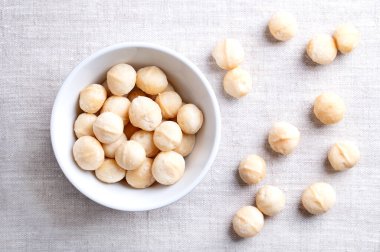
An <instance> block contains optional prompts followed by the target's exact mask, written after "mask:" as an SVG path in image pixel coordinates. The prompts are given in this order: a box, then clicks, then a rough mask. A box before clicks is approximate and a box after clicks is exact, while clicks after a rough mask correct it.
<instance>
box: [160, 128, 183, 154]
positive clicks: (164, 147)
mask: <svg viewBox="0 0 380 252" xmlns="http://www.w3.org/2000/svg"><path fill="white" fill-rule="evenodd" d="M181 141H182V131H181V128H180V127H179V125H178V124H177V123H176V122H173V121H165V122H162V123H161V124H160V125H158V127H157V128H156V129H155V131H154V134H153V142H154V144H155V145H156V146H157V148H159V149H160V150H161V151H170V150H174V149H175V148H176V147H178V146H179V145H180V144H181Z"/></svg>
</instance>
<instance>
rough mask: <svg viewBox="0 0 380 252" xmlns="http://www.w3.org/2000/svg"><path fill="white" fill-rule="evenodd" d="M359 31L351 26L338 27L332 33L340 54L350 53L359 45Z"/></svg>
mask: <svg viewBox="0 0 380 252" xmlns="http://www.w3.org/2000/svg"><path fill="white" fill-rule="evenodd" d="M359 37H360V35H359V31H358V30H357V29H356V27H355V26H353V25H352V24H343V25H340V26H339V27H338V28H337V29H336V30H335V32H334V39H335V42H336V45H337V47H338V50H339V51H340V52H341V53H344V54H346V53H350V52H351V51H352V50H353V49H355V48H356V47H357V46H358V44H359Z"/></svg>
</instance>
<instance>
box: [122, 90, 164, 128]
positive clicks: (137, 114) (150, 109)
mask: <svg viewBox="0 0 380 252" xmlns="http://www.w3.org/2000/svg"><path fill="white" fill-rule="evenodd" d="M129 120H130V122H131V123H132V124H133V126H135V127H138V128H140V129H143V130H145V131H153V130H154V129H155V128H156V127H157V126H158V125H159V124H160V123H161V121H162V115H161V109H160V107H159V106H158V105H157V103H155V102H154V101H153V100H152V99H150V98H148V97H144V96H139V97H137V98H135V99H134V100H133V101H132V103H131V106H130V107H129Z"/></svg>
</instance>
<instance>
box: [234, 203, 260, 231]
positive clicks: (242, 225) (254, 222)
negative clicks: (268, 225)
mask: <svg viewBox="0 0 380 252" xmlns="http://www.w3.org/2000/svg"><path fill="white" fill-rule="evenodd" d="M232 226H233V228H234V230H235V232H236V234H238V235H239V236H240V237H242V238H249V237H253V236H255V235H257V234H258V233H259V232H260V231H261V229H262V228H263V226H264V216H263V214H262V213H261V212H260V211H259V210H258V209H257V208H256V207H254V206H245V207H242V208H240V209H239V211H237V212H236V214H235V216H234V218H233V219H232Z"/></svg>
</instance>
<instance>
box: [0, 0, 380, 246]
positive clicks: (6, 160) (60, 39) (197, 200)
mask: <svg viewBox="0 0 380 252" xmlns="http://www.w3.org/2000/svg"><path fill="white" fill-rule="evenodd" d="M278 10H288V11H290V12H292V13H293V14H294V15H295V16H296V17H297V20H298V24H299V33H298V35H297V36H296V37H295V38H294V39H293V40H291V41H289V42H287V43H277V42H274V41H273V40H272V39H271V37H270V36H269V35H268V34H267V31H266V23H267V21H268V18H269V17H270V16H271V14H272V13H273V12H275V11H278ZM345 21H351V22H353V23H354V24H355V25H356V26H357V27H358V28H359V30H360V32H361V34H362V39H361V42H360V46H359V47H358V48H357V50H355V51H354V52H353V53H352V54H350V55H346V56H343V55H339V56H338V57H337V59H336V61H335V62H334V63H333V64H331V65H330V66H326V67H319V66H314V65H313V64H311V62H310V61H309V60H308V59H307V58H306V57H305V55H304V48H305V44H306V42H307V40H308V39H309V38H310V37H311V36H312V35H313V34H315V33H320V32H327V33H332V32H333V30H334V28H335V27H336V26H337V25H338V24H339V23H341V22H345ZM379 29H380V1H378V0H367V1H355V0H350V1H348V0H339V1H312V0H310V1H299V0H289V1H280V0H278V1H277V0H275V1H248V0H240V1H227V0H226V1H224V0H212V1H200V0H192V1H106V0H101V1H89V0H88V1H58V0H56V1H37V0H31V1H25V0H24V1H19V0H4V1H1V3H0V34H1V39H0V48H1V58H0V71H1V74H0V84H1V89H0V94H1V106H0V132H1V134H0V137H1V141H0V148H1V149H0V150H1V151H0V197H1V203H0V250H1V251H12V250H15V251H202V250H203V251H379V250H380V167H379V163H380V157H379V153H378V152H379V147H380V146H379V142H380V113H379V109H380V107H379V106H380V101H379V96H380V83H379V80H380V67H379V58H380V44H379V43H380V42H379V41H380V35H379ZM223 37H235V38H237V39H239V40H240V41H241V42H242V43H243V45H244V48H245V51H246V60H245V62H244V67H245V68H247V69H248V70H249V71H250V72H251V73H252V74H253V75H254V76H255V78H256V79H257V82H256V83H255V84H254V88H253V91H252V92H251V93H250V94H249V95H248V96H247V97H245V98H243V99H241V100H239V101H237V100H234V99H231V98H229V97H228V96H227V95H225V94H224V93H223V89H222V86H221V80H222V78H223V74H224V72H223V71H221V70H220V69H218V68H217V67H216V65H215V63H214V61H213V60H212V58H211V57H210V51H211V50H212V48H213V46H214V44H215V42H216V41H217V40H218V39H220V38H223ZM127 41H144V42H152V43H158V44H161V45H163V46H167V47H170V48H173V49H175V50H177V51H178V52H180V53H181V54H183V55H185V56H186V57H188V58H189V59H190V60H191V61H193V62H194V63H195V64H196V65H197V66H198V67H199V68H200V69H201V70H202V71H203V73H204V74H205V75H206V77H207V78H208V79H209V81H210V83H211V85H212V86H213V88H214V90H215V93H216V95H217V97H218V100H219V103H220V108H221V112H222V117H223V118H222V123H223V125H222V128H223V129H222V142H221V145H220V149H219V152H218V155H217V158H216V161H215V162H214V165H213V166H212V169H211V170H210V172H209V173H208V174H207V176H206V178H205V179H204V180H203V181H202V182H201V184H200V185H199V186H198V187H197V188H196V189H195V190H194V191H192V192H191V193H190V194H189V195H187V196H186V197H184V198H183V199H181V200H180V201H178V202H176V203H175V204H172V205H170V206H168V207H165V208H162V209H158V210H154V211H150V212H140V213H127V212H120V211H115V210H111V209H107V208H105V207H103V206H100V205H98V204H96V203H94V202H92V201H91V200H89V199H87V198H86V197H84V196H83V195H82V194H81V193H80V192H78V191H77V190H76V189H75V188H74V187H73V186H72V185H71V184H70V183H69V182H68V180H67V179H66V178H65V176H64V175H63V173H62V172H61V170H60V168H59V166H58V164H57V162H56V160H55V158H54V155H53V151H52V148H51V144H50V137H49V120H50V114H51V109H52V105H53V101H54V98H55V95H56V94H57V92H58V89H59V87H60V85H61V83H62V82H63V80H64V79H65V77H66V76H67V75H68V74H69V72H70V71H71V70H72V69H73V67H75V66H76V65H77V64H78V63H79V62H80V61H82V60H83V59H84V58H86V57H87V56H89V55H90V54H91V53H93V52H95V51H97V50H98V49H100V48H103V47H105V46H108V45H111V44H114V43H118V42H127ZM322 91H334V92H336V93H338V94H339V95H341V96H342V97H343V98H344V100H345V102H346V104H347V107H348V112H347V116H346V117H345V119H344V121H343V122H342V123H340V124H338V125H336V126H329V127H324V126H323V127H322V126H320V125H319V124H318V123H316V122H315V121H314V120H313V117H312V115H311V107H312V102H313V99H314V98H315V96H316V95H318V94H319V93H320V92H322ZM277 120H286V121H289V122H291V123H293V124H295V125H297V127H298V128H299V129H300V131H301V134H302V141H301V144H300V146H299V148H298V149H297V151H296V152H295V153H294V154H293V155H290V156H288V157H277V156H275V155H272V154H270V152H269V151H268V150H267V148H266V145H265V142H266V140H265V139H266V133H267V132H268V129H269V128H270V126H271V125H272V123H273V122H274V121H277ZM342 138H343V139H346V138H347V139H352V140H355V141H356V142H357V143H358V145H359V147H360V149H361V153H362V159H361V161H360V163H359V165H358V166H357V167H356V168H354V169H352V170H350V171H347V172H342V173H332V172H330V171H328V170H327V169H326V168H325V167H326V162H325V161H326V152H327V150H328V148H329V146H330V145H331V144H332V143H334V141H336V140H337V139H342ZM249 153H257V154H259V155H262V156H263V157H264V158H265V159H266V160H267V165H268V174H267V177H266V179H265V180H264V181H263V182H262V183H261V184H260V185H258V186H246V185H244V184H242V183H241V182H240V180H239V178H238V176H237V172H236V170H237V165H238V163H239V161H240V160H241V158H242V157H244V156H245V155H246V154H249ZM319 180H323V181H326V182H329V183H331V184H332V185H333V186H334V187H335V189H336V191H337V204H336V206H335V207H334V208H333V209H332V210H331V211H330V212H329V213H327V214H325V215H323V216H318V217H310V216H308V215H306V214H305V213H304V212H303V211H302V210H300V207H299V201H300V195H301V193H302V191H303V189H304V188H305V187H306V186H307V185H308V184H309V183H312V182H315V181H319ZM264 184H273V185H277V186H279V187H280V188H282V189H283V190H284V191H285V192H286V196H287V204H286V209H285V210H284V211H283V212H282V213H281V214H279V215H278V216H276V217H273V218H267V219H266V223H265V227H264V229H263V230H262V232H261V234H260V235H259V236H257V237H255V238H253V239H246V240H241V239H238V238H237V237H236V235H235V234H234V233H233V231H232V229H231V218H232V216H233V214H234V212H235V211H236V210H237V209H239V208H240V207H241V206H244V205H247V204H252V203H253V197H254V195H255V192H256V191H257V190H258V188H259V187H260V186H262V185H264Z"/></svg>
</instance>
